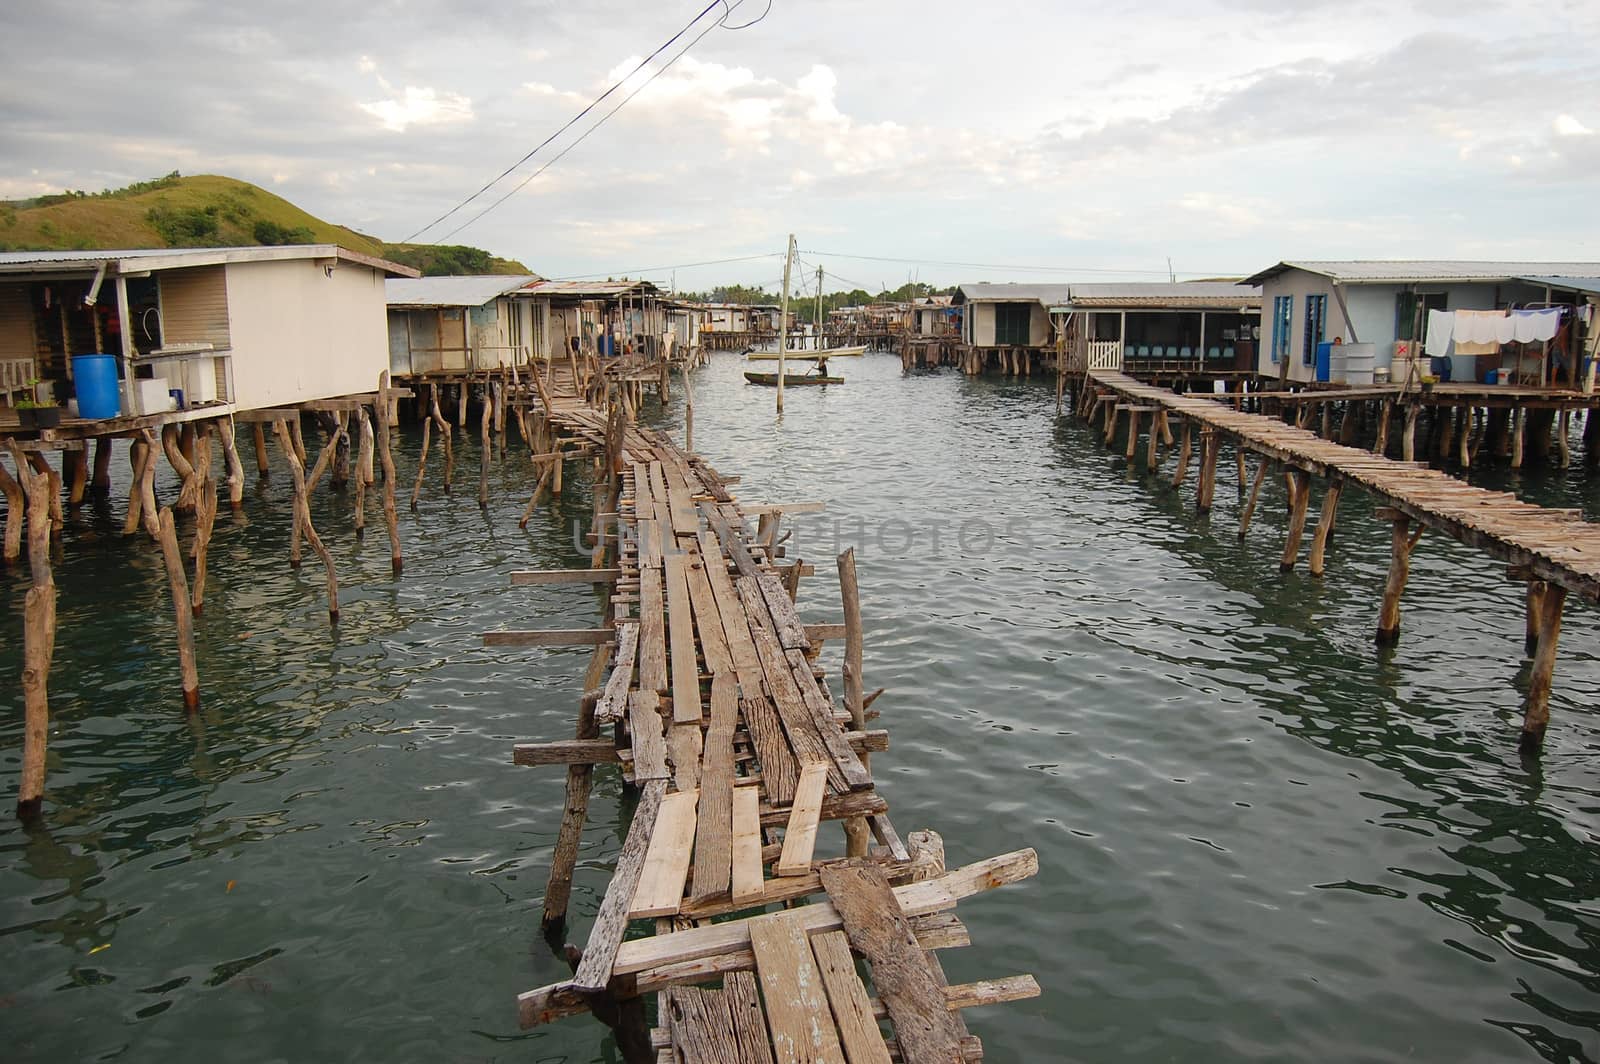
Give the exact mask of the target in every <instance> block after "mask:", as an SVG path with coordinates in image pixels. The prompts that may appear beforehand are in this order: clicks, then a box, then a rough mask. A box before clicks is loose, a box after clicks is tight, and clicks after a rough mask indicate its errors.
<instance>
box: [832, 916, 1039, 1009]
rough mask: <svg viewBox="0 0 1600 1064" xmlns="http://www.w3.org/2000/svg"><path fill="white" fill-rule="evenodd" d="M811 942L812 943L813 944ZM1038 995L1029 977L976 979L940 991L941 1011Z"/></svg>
mask: <svg viewBox="0 0 1600 1064" xmlns="http://www.w3.org/2000/svg"><path fill="white" fill-rule="evenodd" d="M814 941H815V940H813V944H814ZM917 944H918V945H919V946H923V948H924V949H926V948H927V947H926V946H925V945H923V936H921V935H918V936H917ZM1039 994H1040V990H1039V983H1038V980H1036V979H1034V977H1033V976H1031V975H1008V976H1006V977H1005V978H1003V979H979V980H978V981H977V982H974V983H962V984H960V985H959V986H947V987H945V988H944V1004H945V1008H947V1009H949V1010H950V1011H951V1012H955V1011H957V1010H958V1009H976V1008H982V1007H983V1006H985V1005H1004V1004H1005V1003H1006V1002H1008V1001H1026V1000H1027V999H1028V998H1036V997H1038V996H1039ZM872 1015H873V1016H874V1017H876V1018H878V1019H880V1020H881V1019H885V1018H887V1017H888V1015H889V1009H888V1008H887V1006H885V1005H884V1004H883V1002H882V1001H874V1002H873V1003H872Z"/></svg>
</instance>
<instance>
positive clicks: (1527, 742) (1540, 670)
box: [1521, 584, 1567, 754]
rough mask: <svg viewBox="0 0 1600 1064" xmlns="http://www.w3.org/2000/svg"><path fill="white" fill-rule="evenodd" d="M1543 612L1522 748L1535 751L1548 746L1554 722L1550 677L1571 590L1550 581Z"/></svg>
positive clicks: (1546, 586)
mask: <svg viewBox="0 0 1600 1064" xmlns="http://www.w3.org/2000/svg"><path fill="white" fill-rule="evenodd" d="M1541 599H1542V602H1541V604H1540V611H1539V614H1540V615H1539V642H1538V646H1537V647H1535V649H1534V654H1533V667H1532V669H1531V670H1530V672H1529V674H1528V701H1527V708H1526V710H1525V711H1524V713H1523V717H1522V739H1521V749H1522V752H1523V753H1525V754H1535V753H1538V752H1539V751H1540V749H1542V748H1543V746H1544V733H1545V730H1546V728H1548V727H1549V725H1550V680H1551V676H1552V675H1553V674H1554V672H1555V667H1556V645H1557V643H1558V642H1559V641H1560V639H1561V611H1562V608H1563V607H1564V606H1565V605H1566V601H1567V589H1566V588H1564V587H1562V586H1561V585H1560V584H1546V585H1545V589H1544V593H1543V595H1542V596H1541Z"/></svg>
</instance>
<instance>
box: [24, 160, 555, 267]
mask: <svg viewBox="0 0 1600 1064" xmlns="http://www.w3.org/2000/svg"><path fill="white" fill-rule="evenodd" d="M252 244H338V245H339V246H340V247H343V248H348V249H349V250H351V251H358V252H361V253H362V254H366V255H376V256H378V257H380V258H386V259H390V260H391V261H394V262H401V263H404V264H406V265H408V266H415V267H417V268H418V269H420V270H422V271H423V272H424V273H429V274H447V273H455V274H460V273H528V272H529V270H528V269H527V267H525V266H523V265H522V264H521V263H519V262H514V261H511V260H508V259H499V258H495V257H494V256H492V255H490V254H489V253H488V252H486V251H482V250H480V249H478V248H469V247H460V246H453V245H445V246H435V245H427V244H385V243H384V242H383V241H382V240H379V239H378V238H377V237H373V236H368V235H366V234H365V233H358V232H356V231H355V230H354V229H350V228H347V227H346V226H342V225H334V224H333V223H331V222H325V221H323V220H322V219H321V218H318V217H316V216H315V215H311V214H308V213H306V212H305V211H303V210H301V209H300V208H299V207H296V206H295V205H294V204H292V203H290V202H289V201H288V200H286V199H284V198H283V197H281V196H275V195H273V194H272V193H271V192H268V191H267V190H266V189H264V188H258V187H257V186H255V185H252V184H250V183H249V182H248V181H238V180H235V179H234V178H231V177H220V176H217V175H214V174H203V175H200V176H198V177H182V176H180V175H179V174H178V173H177V172H176V171H174V172H173V173H171V174H168V175H167V176H166V177H162V178H157V179H156V180H154V181H141V182H138V183H137V184H133V185H129V186H128V187H127V188H121V189H111V190H107V191H105V192H97V193H84V192H64V193H60V194H58V195H51V196H41V197H38V198H37V199H32V200H10V201H4V202H0V251H56V250H61V251H80V250H89V249H94V248H161V247H235V246H245V245H252Z"/></svg>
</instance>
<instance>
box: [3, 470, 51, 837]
mask: <svg viewBox="0 0 1600 1064" xmlns="http://www.w3.org/2000/svg"><path fill="white" fill-rule="evenodd" d="M11 455H12V458H13V459H14V460H15V461H16V463H17V477H18V479H19V481H20V488H19V490H20V492H21V493H22V494H23V495H25V496H26V499H27V502H26V507H27V511H26V516H27V523H28V565H29V569H30V571H31V575H32V579H33V583H32V586H30V587H29V588H28V592H27V596H26V598H25V599H24V602H23V623H22V643H23V650H22V702H23V738H22V778H21V781H20V785H19V787H18V790H17V816H18V817H20V818H23V819H33V818H35V817H37V816H38V814H39V812H40V809H41V807H42V805H43V800H44V779H45V747H46V744H47V743H48V741H49V731H50V696H49V678H50V663H51V660H52V659H53V658H54V656H55V639H56V584H55V574H54V573H53V572H52V570H51V568H50V534H51V528H50V524H51V519H50V498H49V494H50V479H49V477H47V476H45V475H43V474H40V473H35V472H31V471H30V470H29V468H28V463H27V462H26V461H25V460H24V459H23V454H22V450H21V448H20V447H18V446H17V442H16V440H14V439H13V440H12V441H11ZM0 468H3V467H0ZM8 479H9V475H8ZM7 497H8V499H10V497H11V492H10V491H9V490H8V491H7ZM9 505H11V507H12V512H13V513H14V514H17V515H21V513H22V506H21V505H20V503H19V502H16V501H13V502H10V503H9Z"/></svg>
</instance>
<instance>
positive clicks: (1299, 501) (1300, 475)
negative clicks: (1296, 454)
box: [1278, 469, 1311, 573]
mask: <svg viewBox="0 0 1600 1064" xmlns="http://www.w3.org/2000/svg"><path fill="white" fill-rule="evenodd" d="M1288 479H1289V496H1290V498H1289V532H1288V536H1287V537H1286V538H1285V540H1284V544H1283V557H1282V558H1281V559H1280V560H1279V562H1278V571H1279V572H1280V573H1287V572H1290V571H1292V570H1293V569H1294V563H1295V561H1296V560H1297V559H1298V558H1299V556H1300V539H1301V537H1302V536H1304V535H1305V531H1306V509H1307V506H1308V504H1309V503H1310V501H1311V474H1309V473H1307V472H1305V471H1304V470H1301V469H1295V470H1291V471H1290V472H1289V474H1288Z"/></svg>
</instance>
